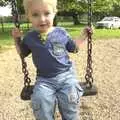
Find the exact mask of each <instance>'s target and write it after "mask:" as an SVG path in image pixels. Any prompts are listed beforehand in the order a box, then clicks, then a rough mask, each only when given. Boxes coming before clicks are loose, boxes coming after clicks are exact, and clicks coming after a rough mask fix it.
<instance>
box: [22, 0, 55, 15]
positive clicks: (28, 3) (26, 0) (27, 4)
mask: <svg viewBox="0 0 120 120" xmlns="http://www.w3.org/2000/svg"><path fill="white" fill-rule="evenodd" d="M35 1H38V2H41V3H46V4H49V5H51V6H52V7H53V10H54V12H57V0H23V6H24V9H25V13H26V14H28V11H29V8H30V6H31V5H32V2H35Z"/></svg>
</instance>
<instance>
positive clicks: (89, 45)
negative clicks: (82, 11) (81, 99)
mask: <svg viewBox="0 0 120 120" xmlns="http://www.w3.org/2000/svg"><path fill="white" fill-rule="evenodd" d="M88 26H89V27H90V28H91V27H92V0H88ZM87 36H88V43H87V67H86V74H85V80H86V84H87V86H88V87H90V88H91V87H92V83H93V76H92V73H93V69H92V31H89V30H88V31H87Z"/></svg>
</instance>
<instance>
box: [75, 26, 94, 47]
mask: <svg viewBox="0 0 120 120" xmlns="http://www.w3.org/2000/svg"><path fill="white" fill-rule="evenodd" d="M80 34H81V35H80V37H79V38H76V40H75V42H76V44H77V45H78V46H81V45H82V44H83V43H85V42H86V40H87V38H88V36H89V34H93V29H92V28H91V27H88V26H87V27H85V28H84V29H83V31H82V32H81V33H80Z"/></svg>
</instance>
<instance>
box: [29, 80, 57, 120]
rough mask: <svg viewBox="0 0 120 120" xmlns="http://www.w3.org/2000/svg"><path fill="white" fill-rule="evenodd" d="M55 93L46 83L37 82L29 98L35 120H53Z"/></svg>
mask: <svg viewBox="0 0 120 120" xmlns="http://www.w3.org/2000/svg"><path fill="white" fill-rule="evenodd" d="M55 99H56V96H55V91H54V89H52V88H50V86H49V85H47V84H46V83H43V82H41V81H40V80H37V82H36V84H35V88H34V90H33V95H32V96H31V101H32V108H33V113H34V115H35V118H36V120H54V108H55Z"/></svg>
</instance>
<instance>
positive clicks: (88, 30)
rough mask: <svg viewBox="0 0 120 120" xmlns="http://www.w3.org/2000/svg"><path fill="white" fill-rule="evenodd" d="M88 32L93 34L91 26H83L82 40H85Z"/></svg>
mask: <svg viewBox="0 0 120 120" xmlns="http://www.w3.org/2000/svg"><path fill="white" fill-rule="evenodd" d="M90 34H93V29H92V28H91V27H85V28H84V30H83V32H82V35H81V36H82V40H86V39H87V38H88V36H89V35H90Z"/></svg>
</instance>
